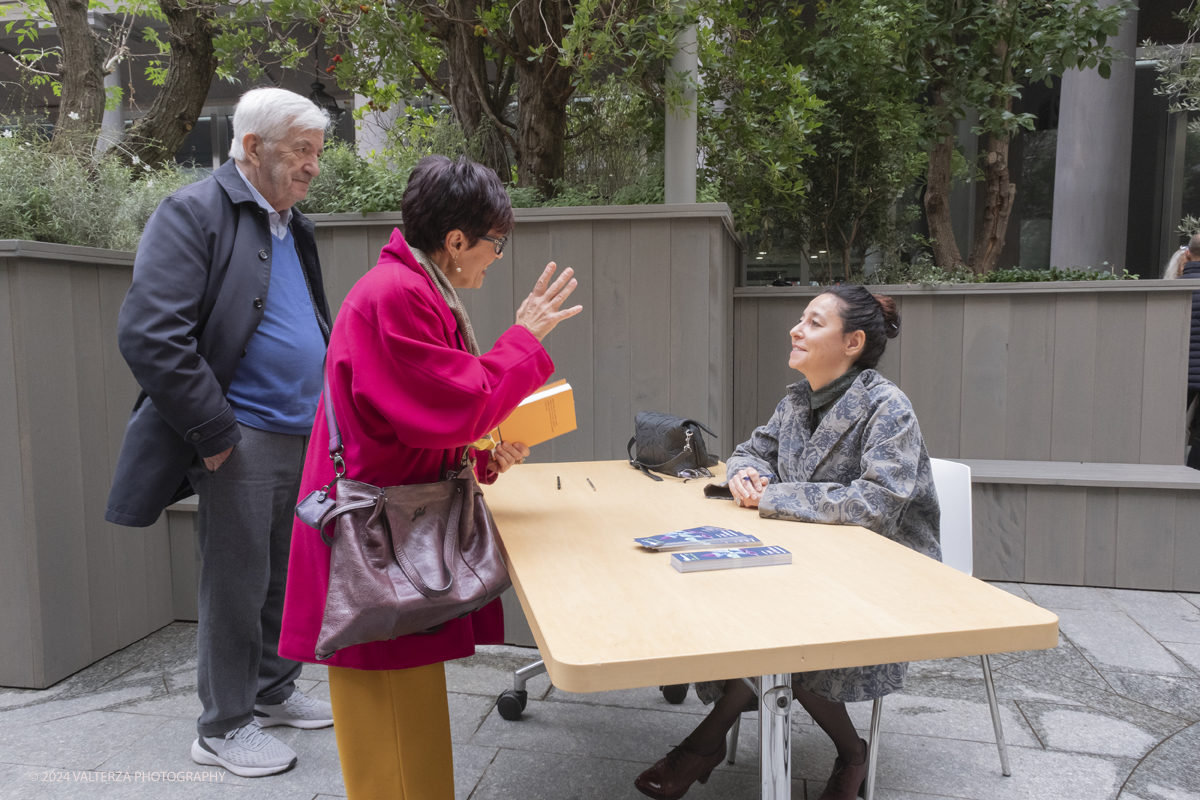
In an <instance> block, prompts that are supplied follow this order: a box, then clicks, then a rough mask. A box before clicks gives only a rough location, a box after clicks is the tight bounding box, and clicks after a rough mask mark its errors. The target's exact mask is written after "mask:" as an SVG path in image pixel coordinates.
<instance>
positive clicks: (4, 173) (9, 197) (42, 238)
mask: <svg viewBox="0 0 1200 800" xmlns="http://www.w3.org/2000/svg"><path fill="white" fill-rule="evenodd" d="M197 177H198V175H197V174H196V173H194V172H192V171H190V170H186V169H182V168H180V167H178V166H175V165H168V166H165V167H162V168H159V169H149V168H148V167H146V166H145V165H140V169H139V165H134V166H133V167H132V168H131V167H126V166H123V165H122V164H120V163H119V162H117V161H116V159H111V158H104V157H103V156H99V157H96V158H93V159H90V160H81V159H79V158H76V157H75V156H72V155H60V154H55V153H52V152H50V148H49V142H48V140H47V139H46V138H45V137H44V136H43V135H41V134H40V133H38V132H31V131H22V130H17V131H14V130H12V129H9V130H6V131H4V133H3V134H0V239H27V240H31V241H37V242H54V243H57V244H73V245H82V246H84V247H104V248H109V249H112V250H135V249H137V244H138V240H139V239H140V238H141V236H142V229H143V228H144V227H145V226H146V220H148V219H149V218H150V215H151V214H152V213H154V209H155V208H157V207H158V204H159V202H160V201H161V200H162V199H163V198H164V197H166V196H167V195H169V194H171V193H172V192H174V191H175V190H176V189H179V188H180V187H182V186H185V185H187V184H188V183H191V182H192V181H194V180H196V178H197Z"/></svg>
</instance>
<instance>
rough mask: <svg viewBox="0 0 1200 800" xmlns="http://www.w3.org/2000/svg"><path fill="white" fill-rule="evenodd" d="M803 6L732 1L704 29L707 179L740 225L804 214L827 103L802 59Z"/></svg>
mask: <svg viewBox="0 0 1200 800" xmlns="http://www.w3.org/2000/svg"><path fill="white" fill-rule="evenodd" d="M799 9H800V6H795V5H793V6H791V7H786V6H785V5H784V4H781V3H776V2H772V1H771V0H729V2H721V3H716V4H715V5H714V6H712V7H709V8H708V9H706V13H707V14H708V15H709V16H708V18H707V19H706V23H705V24H704V25H701V26H700V28H699V47H700V52H699V55H700V63H701V64H702V65H703V68H702V78H703V81H702V85H701V88H700V107H701V112H700V120H699V122H700V131H699V136H700V144H701V147H703V148H704V151H705V153H706V159H705V163H704V166H703V168H702V169H701V171H700V172H701V174H700V181H701V183H702V184H705V183H707V184H710V185H719V186H720V187H721V195H722V199H723V200H725V202H727V203H729V205H730V207H731V209H732V210H733V214H734V219H735V220H736V221H737V224H738V228H739V229H740V230H744V231H747V232H754V231H758V230H760V229H762V228H763V227H764V224H766V225H769V224H770V222H771V221H772V220H775V221H784V220H796V219H798V218H799V217H800V216H801V213H802V207H803V202H804V197H805V194H806V188H807V177H806V175H805V173H804V164H805V159H807V158H808V157H810V156H812V155H814V154H815V152H816V151H815V149H814V147H813V144H812V142H811V139H810V134H811V133H812V131H813V129H814V128H815V127H816V125H817V124H818V123H817V122H816V119H815V117H816V114H815V112H816V111H817V109H819V108H820V106H821V105H822V103H821V101H820V100H818V99H817V98H816V97H815V96H814V95H813V93H812V91H811V90H810V88H809V86H808V85H807V83H806V82H805V76H804V71H803V67H802V65H801V63H800V54H801V46H802V43H801V40H800V28H801V26H800V23H799V19H798V15H799Z"/></svg>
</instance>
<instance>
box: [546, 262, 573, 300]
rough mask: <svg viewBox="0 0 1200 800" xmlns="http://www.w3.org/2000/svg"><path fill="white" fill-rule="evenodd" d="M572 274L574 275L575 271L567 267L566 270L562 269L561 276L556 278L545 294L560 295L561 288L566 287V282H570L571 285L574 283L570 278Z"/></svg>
mask: <svg viewBox="0 0 1200 800" xmlns="http://www.w3.org/2000/svg"><path fill="white" fill-rule="evenodd" d="M574 274H575V270H573V269H571V268H570V267H567V268H566V269H564V270H563V271H562V275H559V276H558V278H557V279H556V280H555V281H554V283H552V284H550V288H549V290H547V292H546V293H547V294H558V293H561V292H562V289H563V287H564V286H566V285H567V282H568V281H571V282H572V283H574V281H572V280H571V276H572V275H574Z"/></svg>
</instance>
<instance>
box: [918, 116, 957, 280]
mask: <svg viewBox="0 0 1200 800" xmlns="http://www.w3.org/2000/svg"><path fill="white" fill-rule="evenodd" d="M953 156H954V134H953V133H950V134H947V135H946V136H944V137H942V138H941V139H938V140H937V141H935V142H934V143H933V149H932V150H930V152H929V174H928V179H927V181H926V186H925V218H926V220H927V221H928V222H929V238H930V239H931V240H932V242H931V243H932V247H933V261H934V263H935V264H937V265H938V266H939V267H941V268H942V269H954V268H955V267H957V266H959V265H960V264H962V255H961V254H960V253H959V251H958V242H956V241H955V240H954V225H953V223H952V222H951V220H950V186H951V183H952V181H953V167H952V163H953V161H952V159H953Z"/></svg>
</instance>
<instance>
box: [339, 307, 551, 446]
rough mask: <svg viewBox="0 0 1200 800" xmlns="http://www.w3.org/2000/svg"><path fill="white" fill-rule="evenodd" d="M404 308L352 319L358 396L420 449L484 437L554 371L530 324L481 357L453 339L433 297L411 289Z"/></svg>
mask: <svg viewBox="0 0 1200 800" xmlns="http://www.w3.org/2000/svg"><path fill="white" fill-rule="evenodd" d="M404 300H405V301H406V302H404V303H402V304H399V303H398V304H396V305H395V306H392V308H394V309H396V311H397V313H394V314H388V315H387V316H383V315H380V316H379V317H377V319H376V320H375V324H371V322H372V321H371V320H367V319H365V318H361V317H362V315H361V312H360V311H359V310H358V309H356V308H354V307H353V306H349V305H347V306H344V307H343V313H351V314H357V315H359V317H360V319H359V320H358V321H359V322H361V323H363V324H356V325H355V324H352V325H349V326H347V334H348V339H349V340H348V341H347V343H346V344H347V346H348V347H349V348H351V349H352V352H353V353H354V361H355V362H356V363H355V368H354V374H353V375H352V376H351V387H352V393H353V396H354V403H355V405H356V406H358V407H359V408H360V409H364V410H365V409H368V408H369V409H371V410H373V411H374V412H375V413H376V414H378V416H379V417H380V419H377V420H376V422H386V424H387V426H388V427H390V428H392V429H393V430H394V431H395V432H396V436H397V438H398V439H399V440H400V441H401V442H403V443H404V444H406V445H408V446H409V447H415V448H426V449H452V448H458V447H462V446H464V445H467V444H469V443H471V442H473V441H475V440H476V439H478V438H480V437H481V436H484V435H485V434H487V433H488V432H489V431H491V430H492V429H493V428H495V427H496V425H497V424H499V423H500V422H502V421H503V420H504V418H505V417H507V416H508V414H509V413H511V412H512V410H513V409H514V408H515V407H516V406H517V404H518V403H520V402H521V400H523V399H524V398H525V397H527V396H528V395H529V394H530V393H531V392H532V391H533V390H534V389H536V388H537V387H538V386H540V385H542V383H543V382H544V381H545V379H546V378H547V377H549V376H550V374H551V373H552V372H553V371H554V363H553V361H551V359H550V356H549V354H548V353H547V352H546V350H545V348H543V347H542V345H541V342H539V341H538V340H537V338H536V337H534V335H533V334H532V333H530V332H529V330H528V329H526V328H524V327H522V326H520V325H514V326H513V327H511V328H509V329H508V330H507V331H505V332H504V333H503V334H502V335H501V336H500V338H499V339H498V340H497V342H496V346H495V347H493V348H492V349H491V350H489V351H488V352H487V353H484V354H482V355H480V356H474V355H471V354H470V353H469V352H467V351H465V350H459V349H457V348H455V347H453V346H450V343H449V342H447V341H446V340H445V322H444V319H443V316H442V314H441V313H439V309H437V308H435V307H433V306H432V305H430V304H429V302H428V301H427V299H426V298H424V297H422V296H420V295H419V294H415V293H406V296H405V297H404Z"/></svg>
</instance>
